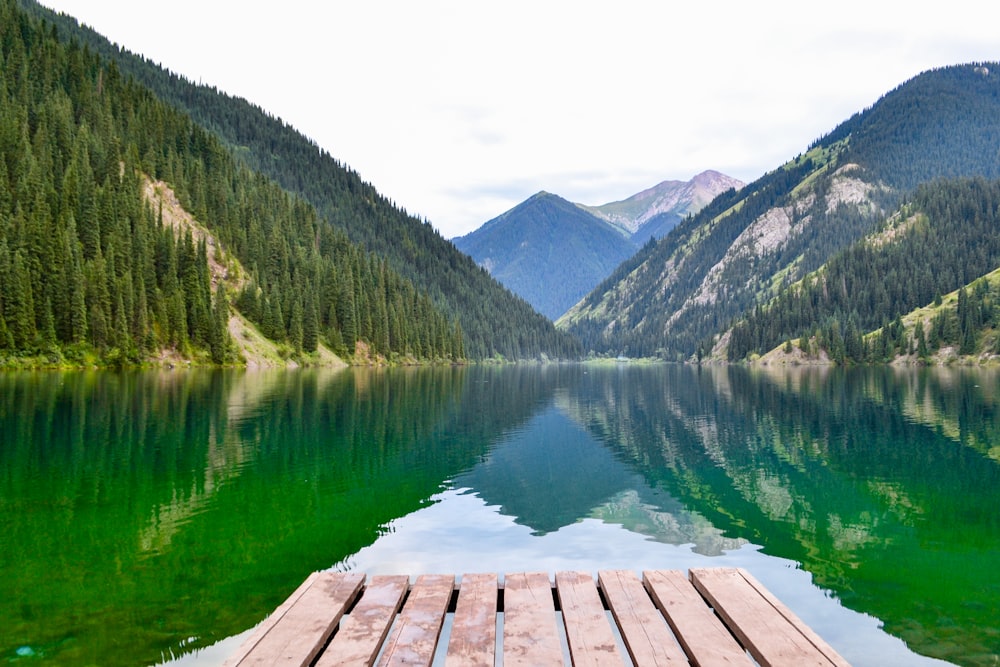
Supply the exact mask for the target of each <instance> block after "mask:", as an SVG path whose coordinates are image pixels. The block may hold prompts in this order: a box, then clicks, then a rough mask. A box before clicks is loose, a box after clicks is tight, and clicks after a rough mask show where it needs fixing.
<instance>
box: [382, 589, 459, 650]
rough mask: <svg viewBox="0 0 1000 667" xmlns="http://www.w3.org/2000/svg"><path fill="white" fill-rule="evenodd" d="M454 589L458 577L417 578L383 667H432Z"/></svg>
mask: <svg viewBox="0 0 1000 667" xmlns="http://www.w3.org/2000/svg"><path fill="white" fill-rule="evenodd" d="M454 589H455V577H454V575H443V574H424V575H421V576H419V577H417V581H416V583H414V584H413V586H412V587H411V588H410V596H409V597H408V598H407V600H406V603H405V604H404V605H403V611H402V613H400V615H399V618H398V619H397V621H396V627H395V628H394V629H393V631H392V635H391V636H390V637H389V642H388V643H387V644H386V648H385V652H384V653H383V654H382V658H381V660H379V665H380V667H390V666H393V667H394V666H397V665H425V666H426V667H429V666H430V664H431V662H432V661H433V660H434V650H435V649H436V648H437V642H438V637H440V635H441V626H442V624H443V623H444V616H445V614H446V613H447V612H448V605H449V603H450V602H451V593H452V591H453V590H454Z"/></svg>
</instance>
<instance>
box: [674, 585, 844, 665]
mask: <svg viewBox="0 0 1000 667" xmlns="http://www.w3.org/2000/svg"><path fill="white" fill-rule="evenodd" d="M691 580H692V582H693V583H694V585H695V587H696V588H697V589H698V590H699V591H700V592H701V594H702V595H704V596H705V599H707V600H708V601H709V602H710V603H711V604H712V606H713V607H715V609H716V611H717V612H718V614H719V615H720V616H721V617H722V618H723V619H724V620H725V621H726V624H727V625H728V626H729V627H730V628H732V630H733V633H734V634H735V635H736V636H737V637H738V638H739V640H740V641H741V642H742V643H743V645H744V646H746V647H747V649H748V650H749V651H750V654H751V655H752V656H753V657H754V659H755V660H757V662H759V663H760V664H761V665H762V666H763V667H777V666H780V665H802V666H804V667H809V666H815V667H830V666H831V665H838V666H843V665H846V664H847V663H846V662H844V660H843V658H841V657H840V655H838V654H837V653H836V652H835V651H834V650H833V649H832V648H830V647H829V645H827V644H826V642H823V641H822V640H820V639H819V637H817V636H815V634H814V633H812V631H811V630H809V631H808V634H807V632H806V629H807V628H806V625H805V624H804V623H802V622H801V621H800V620H799V619H798V617H797V616H795V615H794V614H792V612H791V611H790V610H789V609H788V608H787V607H785V606H784V605H782V604H781V603H780V602H777V600H776V599H775V598H774V597H773V596H772V595H771V594H770V593H768V594H767V595H766V596H765V595H762V594H761V591H762V590H765V589H764V588H763V586H760V584H759V582H757V581H756V579H754V580H753V582H751V581H750V580H749V579H748V575H747V573H745V572H744V571H743V570H740V569H737V568H712V569H707V568H705V569H693V570H691ZM817 640H818V641H817Z"/></svg>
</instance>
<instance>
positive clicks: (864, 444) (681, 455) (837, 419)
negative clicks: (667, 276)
mask: <svg viewBox="0 0 1000 667" xmlns="http://www.w3.org/2000/svg"><path fill="white" fill-rule="evenodd" d="M705 566H709V567H711V566H726V567H728V566H738V567H745V568H747V569H749V570H750V571H751V573H753V574H754V575H755V576H756V577H757V578H758V579H760V580H761V581H762V582H763V583H764V584H765V585H767V586H768V588H770V589H771V590H772V591H773V592H774V593H775V594H776V595H777V596H778V597H779V598H781V599H782V600H783V601H784V602H785V603H786V604H788V606H790V607H791V608H792V609H793V610H794V611H795V612H796V613H797V614H798V615H799V616H801V617H802V618H803V620H805V621H806V622H807V623H809V624H810V625H811V626H812V627H813V628H815V629H816V630H817V631H818V632H819V633H820V634H821V635H822V636H823V637H824V638H825V639H826V640H827V641H829V642H830V643H831V644H832V645H833V646H834V647H835V648H837V649H838V651H840V652H841V653H842V654H843V655H844V656H845V657H846V658H847V659H848V660H850V661H851V662H852V663H853V664H855V665H924V664H927V665H930V664H941V663H940V662H938V660H944V661H948V662H950V663H954V664H960V665H996V664H998V662H1000V374H998V373H996V372H992V371H985V370H970V369H921V370H895V369H858V370H848V371H844V370H837V369H815V368H814V369H789V370H771V371H766V370H748V369H745V368H703V369H698V368H692V367H686V366H674V365H662V366H632V365H625V364H622V365H617V366H588V365H558V366H557V365H550V366H541V367H534V366H532V367H505V368H493V367H483V368H480V367H471V368H426V369H390V370H369V369H347V370H341V371H327V370H297V371H256V372H254V371H246V372H244V371H201V370H198V371H167V372H133V373H120V374H119V373H109V372H78V373H23V374H22V373H6V374H0V662H4V663H11V664H23V665H31V664H65V665H147V664H155V663H159V662H166V661H173V662H174V663H175V664H177V665H194V664H206V665H211V664H219V663H220V662H221V661H222V660H224V658H225V656H226V655H227V654H228V653H229V652H230V651H232V650H235V648H236V647H237V646H238V645H239V642H240V640H241V638H242V637H243V636H244V635H245V633H246V632H247V631H248V630H250V629H251V628H253V626H254V625H255V624H256V623H258V622H259V621H260V620H261V619H262V618H264V617H265V616H266V615H267V614H268V613H269V612H270V611H271V610H273V609H274V607H276V606H277V605H278V604H279V603H280V602H281V601H282V600H283V599H284V598H285V597H286V596H287V595H288V594H289V593H290V592H291V591H292V590H294V589H295V587H296V586H298V584H299V583H300V582H301V581H302V580H303V579H304V578H305V577H306V576H307V575H308V574H309V573H310V572H312V571H314V570H317V569H325V568H334V569H339V570H352V569H353V570H362V571H365V572H371V573H378V572H386V573H388V572H392V573H410V574H417V573H422V572H455V573H459V574H460V573H462V572H476V571H496V572H504V571H510V572H513V571H523V570H543V571H548V572H550V573H554V572H555V571H557V570H564V569H572V570H584V571H591V572H594V573H596V571H597V570H598V569H605V568H621V569H634V570H637V571H638V570H642V569H651V568H659V569H662V568H677V569H687V568H690V567H705Z"/></svg>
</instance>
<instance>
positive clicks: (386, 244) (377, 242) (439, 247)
mask: <svg viewBox="0 0 1000 667" xmlns="http://www.w3.org/2000/svg"><path fill="white" fill-rule="evenodd" d="M18 1H19V4H20V5H21V6H22V7H23V8H24V9H25V10H26V11H28V12H29V13H31V14H32V15H34V16H38V17H44V18H45V19H46V20H47V21H49V22H53V23H55V24H56V25H57V26H58V27H59V29H60V32H61V33H63V34H66V35H71V36H73V37H74V38H76V39H78V40H80V42H81V43H82V44H86V45H87V46H89V48H90V49H91V50H92V51H94V52H96V53H99V54H100V55H102V56H104V57H105V58H106V59H107V60H109V61H113V62H115V63H117V64H118V66H119V68H120V70H121V71H122V72H123V73H125V74H128V75H131V76H132V77H134V78H135V79H136V80H138V81H139V82H141V83H142V84H144V85H145V86H147V87H148V88H149V89H150V90H152V91H153V92H154V93H155V94H156V95H157V96H159V97H160V98H161V99H163V100H165V101H166V102H168V103H169V104H171V105H174V106H175V107H177V108H179V109H183V110H184V111H186V112H187V113H188V114H190V116H191V117H192V118H193V119H194V120H195V122H196V123H198V124H199V125H200V126H202V127H204V128H206V129H208V130H209V131H210V132H212V133H213V134H214V135H215V136H217V137H219V138H220V139H221V141H222V142H223V143H224V144H225V146H227V147H228V148H229V150H230V151H231V152H232V154H233V155H235V156H236V158H237V159H238V160H239V161H240V162H241V163H243V164H245V165H246V166H248V167H250V168H251V169H253V170H255V171H259V172H260V173H262V174H265V175H266V176H268V177H269V178H271V179H273V180H274V181H275V182H277V183H278V184H279V185H281V186H282V187H284V188H285V189H286V190H288V191H290V192H293V193H296V194H298V195H300V196H301V197H303V198H304V199H305V200H306V201H308V202H309V203H311V204H312V206H313V207H315V209H316V211H317V212H318V217H319V219H320V220H322V221H324V222H328V223H330V224H331V225H333V226H334V227H335V228H336V229H339V230H342V232H343V233H344V234H346V236H347V237H348V238H349V239H350V240H351V241H352V242H354V243H358V244H360V245H362V246H363V247H364V248H366V249H367V250H368V251H370V252H372V253H374V254H376V255H377V256H378V257H380V258H383V259H384V261H385V263H386V267H387V268H391V269H392V270H394V271H395V272H397V273H398V274H400V275H401V276H403V277H405V278H407V279H408V280H410V281H411V282H412V283H414V284H416V285H418V286H419V287H420V289H421V290H423V291H426V293H427V294H428V295H429V296H430V298H431V300H432V301H433V302H434V303H435V304H436V306H437V307H438V308H439V309H441V310H442V311H443V312H444V313H446V315H447V317H448V319H449V321H450V322H453V323H455V324H456V325H457V326H460V327H461V329H462V333H463V338H464V350H465V353H466V355H467V356H468V357H470V358H473V359H481V358H489V357H495V356H502V357H504V358H507V359H525V358H537V357H540V356H543V355H545V356H548V357H552V358H571V357H577V356H579V354H580V352H581V348H580V345H579V342H578V341H577V340H576V339H575V338H574V337H573V336H571V335H568V334H566V333H563V332H561V331H558V330H556V328H555V327H554V326H553V324H552V323H551V322H550V321H549V320H548V319H546V318H545V317H543V316H542V315H540V314H539V313H537V312H535V311H534V310H533V309H532V308H531V306H530V305H528V304H527V303H526V302H525V301H524V300H523V299H521V298H520V297H517V296H515V295H514V294H512V293H511V292H509V291H508V290H506V289H504V288H503V287H502V286H501V285H500V283H498V282H497V281H496V280H495V279H493V278H492V277H491V276H490V275H489V273H487V272H486V271H485V270H483V269H482V268H480V267H479V266H477V265H476V264H475V262H474V261H473V260H472V259H470V258H469V257H467V256H466V255H464V254H462V253H460V252H459V251H458V250H456V249H455V247H454V246H453V245H452V243H451V242H449V241H448V240H446V239H444V238H443V237H442V236H441V235H440V234H439V233H438V232H437V231H436V230H435V229H434V228H433V227H432V226H431V225H430V224H429V223H427V222H426V221H421V220H418V219H417V218H415V217H413V216H411V215H409V214H407V213H406V211H404V210H402V209H400V208H399V207H397V206H396V205H395V204H393V203H392V202H391V201H389V200H387V199H386V198H385V197H384V196H382V195H381V194H379V192H378V191H377V190H376V189H375V188H374V187H373V186H372V185H371V184H368V183H365V182H364V181H362V180H361V178H360V177H359V176H358V174H357V173H355V172H354V171H352V170H350V169H348V168H346V167H345V166H343V165H341V164H340V163H338V162H337V161H336V160H335V159H334V158H333V157H331V156H330V154H329V153H328V152H326V151H324V150H322V149H320V148H319V147H318V146H317V145H316V144H315V143H314V142H312V141H311V140H309V139H308V138H306V137H304V136H303V135H302V134H301V133H299V132H297V131H296V130H295V129H294V128H292V127H290V126H288V125H286V124H285V123H283V122H282V121H281V120H280V119H277V118H274V117H272V116H270V115H269V114H267V113H265V112H264V111H263V110H261V109H260V108H259V107H257V106H255V105H252V104H250V103H248V102H246V101H245V100H242V99H238V98H234V97H231V96H228V95H225V94H223V93H221V92H219V91H218V90H216V89H215V88H213V87H208V86H201V85H195V84H194V83H192V82H190V81H188V80H186V79H184V78H183V77H179V76H177V75H175V74H173V73H171V72H168V71H166V70H164V69H162V68H160V67H159V66H157V65H155V64H154V63H152V62H150V61H148V60H145V59H143V58H141V57H139V56H136V55H134V54H132V53H130V52H128V51H126V50H125V49H124V48H118V47H117V46H115V45H112V44H111V43H109V42H108V41H107V40H106V39H105V38H104V37H102V36H100V35H98V34H97V33H95V32H94V31H92V30H90V29H89V28H85V27H81V26H80V25H79V24H78V22H77V21H76V20H75V19H73V18H72V17H69V16H66V15H63V14H58V15H57V14H55V13H53V12H51V11H50V10H48V9H45V8H44V7H41V6H40V5H38V4H37V3H35V2H34V1H33V0H18ZM286 314H287V313H286Z"/></svg>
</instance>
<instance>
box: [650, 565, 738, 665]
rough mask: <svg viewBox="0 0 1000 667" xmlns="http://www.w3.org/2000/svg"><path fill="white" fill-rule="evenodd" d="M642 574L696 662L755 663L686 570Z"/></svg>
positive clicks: (693, 662) (705, 663)
mask: <svg viewBox="0 0 1000 667" xmlns="http://www.w3.org/2000/svg"><path fill="white" fill-rule="evenodd" d="M642 578H643V583H644V584H645V586H646V590H648V591H649V593H650V595H651V596H652V598H653V602H655V603H656V606H657V607H658V608H659V609H660V611H661V612H663V615H664V616H665V617H666V619H667V622H668V623H669V624H670V627H671V629H673V631H674V635H675V636H676V637H677V639H678V641H680V643H681V646H683V647H684V651H685V652H686V653H687V655H688V658H689V659H690V660H691V662H692V664H696V665H699V667H723V666H727V667H728V666H730V665H750V664H753V663H752V662H751V661H750V658H749V657H748V656H747V654H746V651H744V650H743V649H742V648H740V645H739V644H738V643H736V640H735V639H733V636H732V635H731V634H730V633H729V630H727V629H726V627H725V626H724V625H723V624H722V621H720V620H719V617H718V616H716V615H715V613H714V612H713V611H712V610H711V608H709V606H708V605H707V604H705V600H703V599H702V597H701V595H699V593H698V591H697V590H695V588H694V586H692V585H691V582H689V581H688V580H687V577H685V576H684V573H683V572H677V571H673V570H653V571H647V572H643V575H642Z"/></svg>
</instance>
